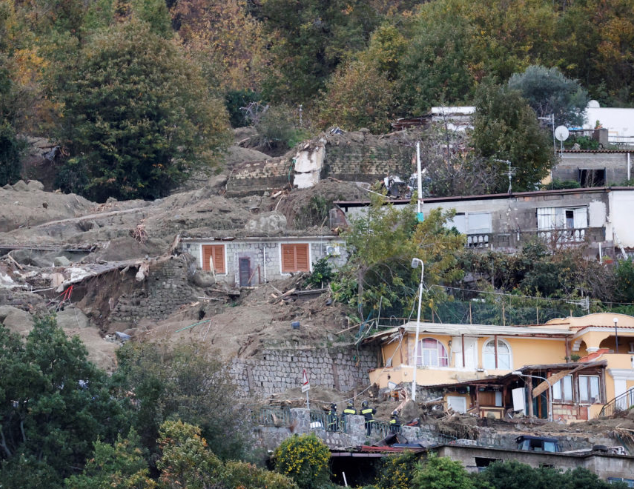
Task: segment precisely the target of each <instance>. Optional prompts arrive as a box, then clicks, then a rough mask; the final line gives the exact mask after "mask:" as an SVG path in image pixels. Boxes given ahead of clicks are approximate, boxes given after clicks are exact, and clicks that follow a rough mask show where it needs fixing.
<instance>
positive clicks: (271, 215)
mask: <svg viewBox="0 0 634 489" xmlns="http://www.w3.org/2000/svg"><path fill="white" fill-rule="evenodd" d="M286 226H287V222H286V216H285V215H284V214H282V213H280V212H275V211H274V212H267V213H265V214H260V215H258V216H257V217H255V218H253V219H250V220H249V221H247V224H246V225H245V226H244V229H245V230H246V231H247V232H249V233H253V234H260V235H262V234H264V235H274V234H279V233H281V232H282V231H285V230H286Z"/></svg>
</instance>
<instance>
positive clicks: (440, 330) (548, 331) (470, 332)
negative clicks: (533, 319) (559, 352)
mask: <svg viewBox="0 0 634 489" xmlns="http://www.w3.org/2000/svg"><path fill="white" fill-rule="evenodd" d="M401 329H404V330H405V331H406V332H407V333H408V334H409V333H415V332H416V322H415V321H410V322H409V323H406V324H404V325H403V326H399V327H396V328H390V329H388V330H386V331H381V332H380V333H375V334H373V335H372V336H369V337H368V338H367V339H366V341H371V340H378V339H382V338H387V337H389V336H391V335H393V334H395V333H398V332H399V331H400V330H401ZM420 333H429V334H442V335H450V336H456V335H465V336H492V335H493V336H496V335H497V336H527V337H548V338H552V337H561V338H565V337H567V336H572V335H574V334H575V333H574V331H570V330H568V329H558V328H552V327H551V328H543V327H531V326H496V325H489V324H439V323H422V322H421V323H420Z"/></svg>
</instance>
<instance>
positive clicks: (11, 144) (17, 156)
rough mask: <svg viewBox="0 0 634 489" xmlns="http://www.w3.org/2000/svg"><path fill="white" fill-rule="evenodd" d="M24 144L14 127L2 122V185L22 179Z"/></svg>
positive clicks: (0, 162)
mask: <svg viewBox="0 0 634 489" xmlns="http://www.w3.org/2000/svg"><path fill="white" fill-rule="evenodd" d="M24 146H25V145H24V141H21V140H20V139H18V137H17V134H16V133H15V131H14V129H13V127H12V126H11V125H9V124H8V123H6V122H5V123H1V122H0V186H3V185H6V184H7V183H8V184H12V183H15V182H17V181H18V180H19V179H20V173H21V171H22V154H23V152H24Z"/></svg>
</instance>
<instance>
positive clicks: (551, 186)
mask: <svg viewBox="0 0 634 489" xmlns="http://www.w3.org/2000/svg"><path fill="white" fill-rule="evenodd" d="M568 188H581V184H580V183H579V182H577V181H576V180H557V179H555V180H553V181H552V182H550V183H547V184H546V185H542V190H562V189H568Z"/></svg>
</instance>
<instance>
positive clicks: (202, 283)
mask: <svg viewBox="0 0 634 489" xmlns="http://www.w3.org/2000/svg"><path fill="white" fill-rule="evenodd" d="M192 283H193V284H194V285H196V286H197V287H202V288H206V287H211V286H213V285H216V278H215V277H214V275H213V273H211V272H206V271H204V270H197V271H196V273H194V276H193V277H192Z"/></svg>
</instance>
